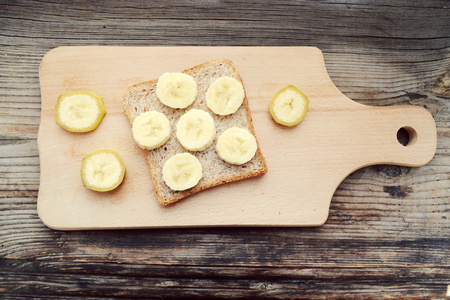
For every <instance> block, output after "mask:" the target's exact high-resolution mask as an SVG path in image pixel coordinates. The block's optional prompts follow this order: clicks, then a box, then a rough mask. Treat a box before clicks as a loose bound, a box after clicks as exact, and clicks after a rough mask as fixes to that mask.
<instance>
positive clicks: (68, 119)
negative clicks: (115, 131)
mask: <svg viewBox="0 0 450 300" xmlns="http://www.w3.org/2000/svg"><path fill="white" fill-rule="evenodd" d="M105 114H106V110H105V106H104V104H103V100H102V98H101V97H100V96H99V95H97V94H95V93H92V92H88V91H78V92H70V93H65V94H62V95H60V96H59V97H58V100H57V101H56V105H55V119H56V124H58V125H59V126H61V127H62V128H64V129H65V130H67V131H70V132H88V131H92V130H94V129H96V128H97V127H98V125H99V124H100V123H101V122H102V120H103V117H104V116H105Z"/></svg>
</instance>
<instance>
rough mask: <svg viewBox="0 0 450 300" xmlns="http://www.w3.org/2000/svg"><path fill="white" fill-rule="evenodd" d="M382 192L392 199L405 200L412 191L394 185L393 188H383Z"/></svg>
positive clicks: (409, 188)
mask: <svg viewBox="0 0 450 300" xmlns="http://www.w3.org/2000/svg"><path fill="white" fill-rule="evenodd" d="M383 191H384V192H385V193H388V194H389V195H391V197H393V198H405V197H406V196H408V195H409V194H410V193H412V192H413V189H412V188H411V187H409V186H403V185H394V186H384V187H383Z"/></svg>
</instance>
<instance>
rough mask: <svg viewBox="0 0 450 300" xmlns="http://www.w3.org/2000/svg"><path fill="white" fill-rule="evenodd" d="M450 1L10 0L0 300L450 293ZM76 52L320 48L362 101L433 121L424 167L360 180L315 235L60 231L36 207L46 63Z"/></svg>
mask: <svg viewBox="0 0 450 300" xmlns="http://www.w3.org/2000/svg"><path fill="white" fill-rule="evenodd" d="M449 7H450V6H449V3H448V1H413V0H411V1H384V0H383V1H376V2H375V1H373V2H369V1H280V2H278V3H277V4H273V3H271V2H270V1H267V2H265V3H261V2H252V3H247V2H245V1H242V2H236V1H232V2H222V1H164V2H160V3H154V2H153V1H139V2H137V1H136V2H132V1H109V2H106V1H92V2H82V1H76V2H75V3H71V1H51V2H44V1H2V2H1V4H0V45H1V46H0V66H1V68H0V105H1V108H0V176H1V177H0V199H1V201H0V297H1V298H4V299H16V298H55V299H70V298H86V299H100V298H106V297H107V298H114V297H118V298H141V299H145V298H149V299H152V298H162V299H167V298H176V299H183V298H208V299H209V298H231V299H238V298H246V299H250V298H251V299H258V298H264V299H286V298H290V299H361V298H367V299H387V298H402V299H413V298H414V299H417V298H421V299H428V298H433V299H441V298H445V297H446V294H447V296H450V295H449V294H448V293H449V292H448V289H449V285H450V265H449V256H450V222H449V219H450V214H449V211H450V201H449V198H450V196H449V189H450V160H449V153H450V152H449V149H450V129H449V127H450V119H449V116H450V112H449V101H450V87H449V86H450V9H449ZM63 45H71V46H77V45H118V46H154V45H165V46H176V45H198V46H215V45H221V46H225V45H229V46H230V45H231V46H233V45H245V46H280V45H285V46H316V47H319V48H320V49H321V50H322V51H323V53H324V57H325V63H326V66H327V69H328V72H329V75H330V77H331V79H332V80H333V82H334V83H335V84H336V86H337V87H338V88H339V89H340V90H341V91H342V92H343V93H344V94H345V95H346V96H348V97H349V98H351V99H353V100H355V101H357V102H359V103H363V104H368V105H379V106H390V105H408V104H412V105H419V106H422V107H424V108H426V109H427V110H428V111H429V112H430V113H431V114H432V115H433V117H434V119H435V122H436V126H437V136H438V142H437V152H436V155H435V157H434V158H433V160H432V161H431V162H430V163H428V164H427V165H425V166H422V167H417V168H410V167H401V166H390V165H378V166H370V167H366V168H363V169H360V170H358V171H356V172H354V173H352V174H351V175H349V176H348V177H347V178H346V179H345V180H344V181H343V182H342V183H341V185H340V186H339V187H338V189H337V190H336V192H335V194H334V197H333V199H332V202H331V208H330V216H329V219H328V221H327V222H326V223H325V225H323V226H322V227H316V228H285V227H277V228H270V227H269V228H251V227H246V228H227V227H224V228H185V229H145V230H112V231H55V230H51V229H49V228H47V227H46V226H45V225H43V224H42V222H41V221H40V219H39V217H38V215H37V211H36V200H37V194H38V190H39V174H40V173H39V170H40V169H39V155H38V149H37V143H36V137H37V132H38V128H39V121H40V107H41V99H40V89H39V64H40V61H41V59H42V57H43V56H44V55H45V53H47V52H48V51H49V50H51V49H52V48H54V47H57V46H63Z"/></svg>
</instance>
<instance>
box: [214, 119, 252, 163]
mask: <svg viewBox="0 0 450 300" xmlns="http://www.w3.org/2000/svg"><path fill="white" fill-rule="evenodd" d="M257 148H258V146H257V144H256V138H255V137H254V136H253V134H251V133H250V131H248V130H247V129H243V128H239V127H232V128H229V129H227V130H225V131H224V132H223V133H222V134H221V135H220V136H219V138H218V139H217V144H216V152H217V154H218V155H219V157H220V158H221V159H223V160H224V161H226V162H227V163H230V164H233V165H242V164H245V163H246V162H248V161H250V160H251V159H252V158H253V157H254V156H255V154H256V149H257Z"/></svg>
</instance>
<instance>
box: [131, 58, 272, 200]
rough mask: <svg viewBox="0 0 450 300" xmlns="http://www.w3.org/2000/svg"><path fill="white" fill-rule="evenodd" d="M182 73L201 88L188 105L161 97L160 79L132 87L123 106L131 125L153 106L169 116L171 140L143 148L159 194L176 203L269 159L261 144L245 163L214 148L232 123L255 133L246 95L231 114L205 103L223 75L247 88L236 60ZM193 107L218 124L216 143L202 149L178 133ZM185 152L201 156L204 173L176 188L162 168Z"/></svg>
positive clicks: (257, 171) (250, 173)
mask: <svg viewBox="0 0 450 300" xmlns="http://www.w3.org/2000/svg"><path fill="white" fill-rule="evenodd" d="M183 73H185V74H188V75H190V76H192V77H193V78H194V80H195V81H196V82H197V89H198V95H197V98H196V100H195V101H194V103H193V104H192V105H190V106H189V107H187V108H185V109H174V108H171V107H168V106H166V105H164V104H163V103H162V102H161V101H160V100H159V99H158V97H157V95H156V84H157V82H158V79H154V80H151V81H146V82H142V83H138V84H136V85H133V86H131V87H129V88H128V89H127V91H126V93H125V96H124V98H123V108H124V111H125V113H126V115H127V117H128V120H129V122H130V124H131V125H132V124H133V121H134V119H135V118H136V117H138V116H139V115H140V114H141V113H144V112H147V111H152V110H156V111H159V112H161V113H163V114H164V115H165V116H166V117H167V118H168V119H169V122H170V126H171V132H172V134H171V136H170V138H169V140H168V141H167V142H166V143H165V144H164V145H163V146H161V147H159V148H157V149H153V150H145V149H143V152H144V154H145V157H146V159H147V162H148V165H149V167H150V172H151V175H152V180H153V184H154V187H155V191H156V195H157V197H158V200H159V202H160V203H161V204H162V205H168V204H171V203H174V202H176V201H178V200H180V199H183V198H185V197H187V196H189V195H192V194H194V193H197V192H200V191H202V190H205V189H208V188H211V187H214V186H217V185H220V184H224V183H227V182H232V181H237V180H242V179H246V178H251V177H255V176H259V175H262V174H264V173H266V172H267V165H266V161H265V159H264V156H263V154H262V152H261V149H260V147H259V145H258V148H257V151H256V154H255V156H254V157H253V158H252V159H251V160H250V161H249V162H247V163H245V164H243V165H233V164H229V163H227V162H225V161H223V160H222V159H221V158H220V157H219V156H218V155H217V153H216V150H215V144H216V141H217V138H218V137H219V136H220V134H221V133H222V132H224V131H225V130H226V129H229V128H232V127H240V128H245V129H247V130H248V131H250V133H252V134H253V135H254V136H255V137H256V134H255V130H254V127H253V122H252V117H251V113H250V109H249V105H248V99H247V96H246V95H245V97H244V101H243V104H242V105H241V107H240V108H239V109H238V110H237V111H236V112H235V113H233V114H231V115H226V116H221V115H217V114H215V113H213V112H212V111H211V110H210V109H209V108H208V106H207V104H206V99H205V94H206V91H207V90H208V87H209V86H210V84H211V83H213V82H214V81H215V80H216V79H218V78H220V77H223V76H229V77H233V78H235V79H236V80H238V81H239V82H240V83H241V84H242V85H243V86H244V90H245V85H244V83H243V81H242V78H241V77H240V75H239V74H238V73H237V72H236V70H235V67H234V64H233V63H232V62H231V61H229V60H224V59H222V60H214V61H210V62H206V63H204V64H201V65H197V66H195V67H193V68H190V69H188V70H185V71H183ZM193 108H195V109H201V110H204V111H207V112H209V113H210V114H211V116H212V117H213V119H214V123H215V126H216V137H215V139H214V142H213V144H212V145H211V146H210V147H208V148H207V149H205V150H203V151H193V152H191V151H187V150H186V149H184V148H183V146H182V145H181V144H180V142H179V141H178V140H177V138H176V136H175V132H176V124H177V121H178V120H179V118H180V117H181V116H182V115H183V114H184V113H186V112H187V111H189V110H190V109H193ZM130 134H131V130H130ZM185 152H189V153H191V154H193V155H195V156H196V157H197V158H198V160H199V161H200V163H201V164H202V167H203V176H202V178H201V179H200V181H199V183H198V184H197V185H195V186H194V187H192V188H190V189H187V190H184V191H174V190H171V189H170V188H169V187H168V186H167V185H166V183H165V182H164V180H163V175H162V169H163V166H164V164H165V162H166V161H167V160H168V159H169V158H170V157H172V156H173V155H175V154H177V153H185Z"/></svg>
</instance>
